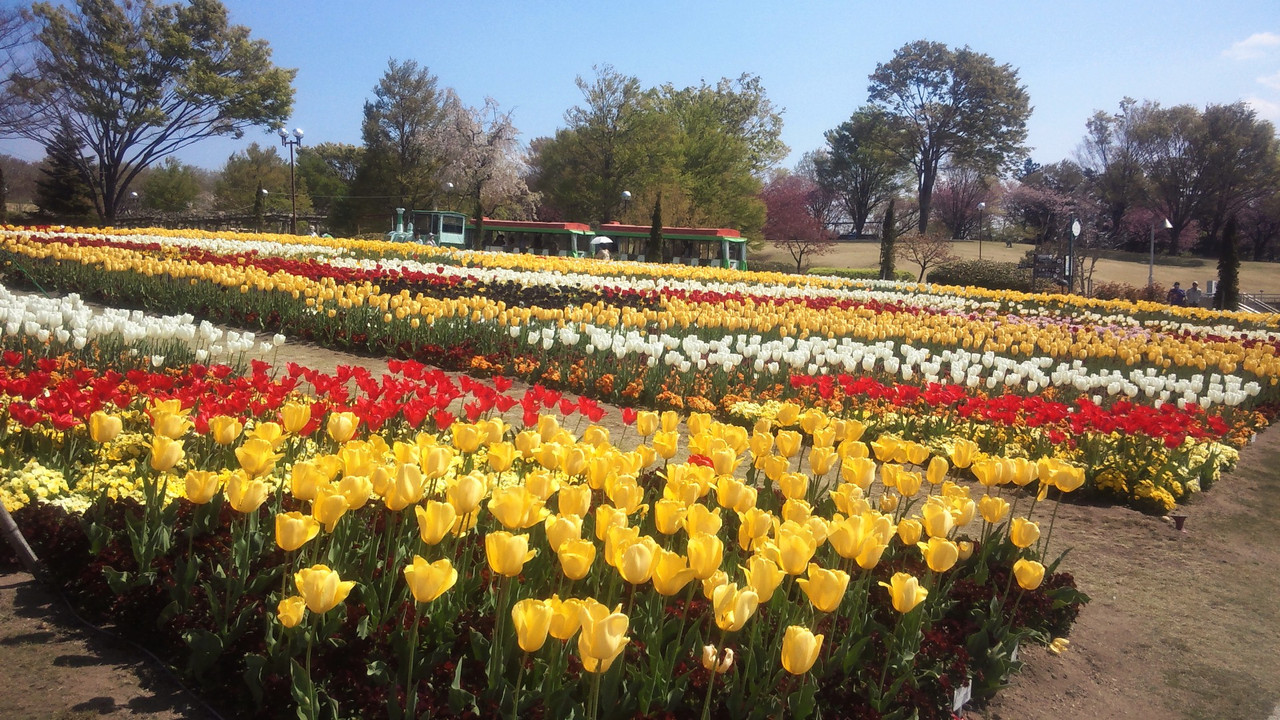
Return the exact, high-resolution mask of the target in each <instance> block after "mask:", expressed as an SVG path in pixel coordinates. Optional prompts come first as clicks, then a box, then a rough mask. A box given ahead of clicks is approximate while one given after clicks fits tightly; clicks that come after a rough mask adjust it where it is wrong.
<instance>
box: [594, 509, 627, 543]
mask: <svg viewBox="0 0 1280 720" xmlns="http://www.w3.org/2000/svg"><path fill="white" fill-rule="evenodd" d="M627 525H628V521H627V514H626V513H625V512H623V511H621V510H619V509H618V508H616V507H614V506H612V505H598V506H596V539H597V540H602V541H603V540H605V539H606V538H607V537H608V535H609V529H610V528H615V527H620V528H625V527H627Z"/></svg>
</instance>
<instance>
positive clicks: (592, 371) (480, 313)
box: [0, 230, 1280, 512]
mask: <svg viewBox="0 0 1280 720" xmlns="http://www.w3.org/2000/svg"><path fill="white" fill-rule="evenodd" d="M189 235H190V236H176V235H174V234H172V233H170V234H164V233H161V232H158V231H109V232H101V231H84V232H77V231H57V232H54V231H51V230H42V231H32V230H12V231H10V232H8V233H5V234H4V235H3V236H0V252H3V253H4V256H3V257H8V258H10V260H7V261H5V260H2V259H0V269H3V271H4V274H5V276H6V277H7V278H9V280H10V281H13V282H29V281H35V282H38V283H40V284H41V285H51V286H54V287H57V288H60V289H63V290H66V291H77V292H80V293H82V294H84V295H86V296H90V297H95V298H99V299H101V300H103V301H105V302H108V303H118V302H126V301H129V302H137V301H141V302H143V303H145V305H146V307H148V308H152V309H158V310H164V309H172V308H177V307H181V308H191V309H192V310H193V312H195V313H196V314H197V315H199V316H200V317H208V318H211V319H215V320H219V321H223V322H227V323H230V324H237V325H242V326H248V327H253V328H259V329H269V330H272V331H275V330H281V329H285V328H287V329H288V331H289V332H290V334H293V335H297V336H299V337H300V338H302V339H306V340H312V341H315V342H318V343H320V344H323V345H326V346H330V347H335V348H339V349H350V350H356V351H361V352H369V353H373V354H377V355H390V356H393V357H401V358H414V359H418V360H421V361H423V362H430V363H432V364H435V365H437V366H441V367H446V368H451V369H461V370H467V371H469V372H472V373H475V374H479V375H498V376H517V377H521V378H524V379H527V380H529V381H530V382H537V383H541V384H544V385H547V386H549V387H556V388H560V389H563V390H567V391H571V392H575V393H581V394H583V395H587V396H590V397H594V398H597V399H600V400H603V401H609V402H615V403H619V404H624V405H643V406H649V407H656V408H674V409H677V410H682V411H693V412H709V413H713V414H716V415H718V416H719V417H721V418H723V419H729V418H736V421H737V422H744V423H748V424H749V423H750V422H752V421H753V420H754V419H755V418H756V417H759V409H758V406H761V405H762V404H767V403H769V402H771V401H787V400H791V401H796V402H800V403H802V404H804V405H805V406H810V407H820V408H823V409H824V410H826V411H827V412H828V414H830V415H833V416H837V417H845V418H849V419H857V420H859V421H860V422H862V423H864V424H866V425H867V426H868V428H869V432H870V433H871V434H872V435H877V434H880V433H891V434H900V435H904V436H911V437H915V438H917V439H919V440H921V441H923V442H927V443H930V444H931V447H933V449H935V450H943V449H944V448H943V446H942V445H940V444H938V443H940V442H941V441H942V439H943V438H946V437H951V436H962V437H968V438H971V439H974V440H975V441H977V442H978V443H979V445H980V447H981V448H982V450H983V451H984V452H987V453H990V454H993V455H1002V456H1009V457H1026V458H1031V459H1037V460H1038V459H1040V458H1056V459H1059V460H1067V461H1071V462H1073V463H1077V464H1080V465H1082V466H1084V467H1085V470H1086V478H1085V486H1084V487H1085V492H1088V493H1092V494H1094V495H1099V494H1102V495H1106V496H1109V497H1112V498H1115V499H1116V500H1118V501H1120V502H1125V503H1129V504H1132V505H1134V506H1136V507H1140V508H1142V509H1144V510H1148V511H1155V512H1164V511H1167V510H1169V509H1171V508H1172V507H1173V506H1174V505H1175V503H1177V502H1179V501H1182V500H1184V499H1185V498H1187V497H1188V496H1189V495H1191V494H1193V493H1195V492H1198V491H1200V490H1204V489H1207V488H1208V487H1209V486H1210V485H1211V484H1212V483H1213V482H1214V480H1216V479H1217V477H1219V476H1220V474H1221V472H1222V470H1223V469H1226V468H1229V467H1230V466H1231V465H1232V464H1233V462H1234V459H1235V456H1236V448H1238V447H1239V446H1240V445H1241V444H1243V443H1244V442H1246V441H1247V439H1248V438H1249V437H1250V436H1251V435H1252V434H1253V433H1254V432H1256V431H1257V430H1258V429H1260V428H1261V427H1263V426H1265V425H1266V424H1267V423H1268V422H1269V421H1270V419H1271V418H1272V417H1273V416H1274V414H1275V412H1276V409H1277V407H1280V404H1278V401H1280V389H1278V388H1277V386H1276V383H1277V380H1278V379H1280V356H1278V355H1280V330H1278V327H1280V319H1278V318H1276V317H1274V316H1248V315H1244V314H1224V313H1211V312H1209V311H1205V310H1201V309H1198V308H1170V307H1167V306H1161V305H1156V304H1152V303H1138V304H1130V303H1118V302H1109V301H1094V300H1087V299H1082V298H1068V297H1065V296H1034V295H1026V294H1020V293H1009V292H986V291H979V290H973V289H960V288H929V287H927V286H917V285H912V284H897V283H859V282H854V281H847V280H839V279H836V278H812V277H796V276H783V275H776V274H762V273H734V272H731V271H722V270H716V269H708V268H685V267H677V266H656V265H646V264H643V263H598V262H594V261H590V260H578V259H569V258H542V257H533V256H525V255H515V254H500V253H499V254H493V253H472V252H457V251H452V250H445V249H439V248H423V247H419V246H413V245H403V244H391V243H379V242H362V241H348V240H332V239H317V238H305V239H301V238H287V237H284V236H251V237H246V238H239V237H230V236H228V237H216V236H204V235H200V234H196V233H190V234H189ZM304 257H305V259H303V258H304Z"/></svg>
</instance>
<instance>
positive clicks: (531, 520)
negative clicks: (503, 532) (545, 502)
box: [489, 485, 547, 530]
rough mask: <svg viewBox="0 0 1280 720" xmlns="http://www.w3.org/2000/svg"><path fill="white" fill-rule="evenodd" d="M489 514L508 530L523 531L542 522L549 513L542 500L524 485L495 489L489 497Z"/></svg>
mask: <svg viewBox="0 0 1280 720" xmlns="http://www.w3.org/2000/svg"><path fill="white" fill-rule="evenodd" d="M489 512H491V513H493V516H494V517H496V518H498V522H500V523H502V526H503V527H505V528H506V529H508V530H523V529H525V528H528V527H533V526H534V525H536V524H538V523H540V522H542V519H543V518H544V517H546V515H547V511H546V510H545V509H544V508H543V506H542V498H540V497H538V496H537V495H534V494H533V493H531V492H529V488H527V487H525V486H524V485H508V486H505V487H498V488H494V490H493V493H492V494H490V496H489Z"/></svg>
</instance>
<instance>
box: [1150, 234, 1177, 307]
mask: <svg viewBox="0 0 1280 720" xmlns="http://www.w3.org/2000/svg"><path fill="white" fill-rule="evenodd" d="M1164 229H1165V230H1172V229H1173V223H1171V222H1169V218H1165V219H1164ZM1150 249H1151V255H1150V258H1149V259H1148V260H1147V290H1150V289H1151V288H1152V287H1154V286H1155V284H1156V224H1155V223H1152V224H1151V248H1150Z"/></svg>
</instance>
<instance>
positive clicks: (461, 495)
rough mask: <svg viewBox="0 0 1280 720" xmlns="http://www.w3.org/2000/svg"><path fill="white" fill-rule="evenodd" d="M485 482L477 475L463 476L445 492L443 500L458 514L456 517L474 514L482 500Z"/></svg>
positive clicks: (482, 477)
mask: <svg viewBox="0 0 1280 720" xmlns="http://www.w3.org/2000/svg"><path fill="white" fill-rule="evenodd" d="M484 492H485V481H484V476H483V475H480V474H479V473H471V474H469V475H463V476H462V477H460V478H458V479H457V480H455V481H454V482H453V484H451V485H450V486H449V487H448V489H446V490H445V493H444V496H445V500H447V501H448V502H449V504H450V505H452V506H453V509H454V510H456V511H457V512H458V516H459V517H461V516H463V515H467V514H469V513H473V512H475V510H476V508H478V507H480V501H481V500H483V499H484Z"/></svg>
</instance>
